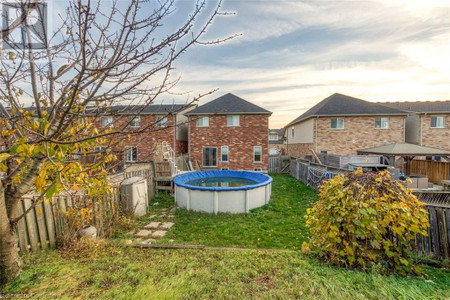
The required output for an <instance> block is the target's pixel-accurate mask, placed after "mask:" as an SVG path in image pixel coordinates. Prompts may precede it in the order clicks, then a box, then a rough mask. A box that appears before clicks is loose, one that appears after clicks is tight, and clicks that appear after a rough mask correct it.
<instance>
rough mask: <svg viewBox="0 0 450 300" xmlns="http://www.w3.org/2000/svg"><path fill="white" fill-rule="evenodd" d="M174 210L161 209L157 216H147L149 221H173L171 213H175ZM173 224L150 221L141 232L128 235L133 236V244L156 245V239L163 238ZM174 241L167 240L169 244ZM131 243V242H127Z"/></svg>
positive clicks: (132, 232)
mask: <svg viewBox="0 0 450 300" xmlns="http://www.w3.org/2000/svg"><path fill="white" fill-rule="evenodd" d="M175 210H176V208H175V207H174V208H172V209H170V210H168V209H166V208H163V209H161V210H160V212H159V213H158V214H156V213H155V214H152V215H150V216H149V218H150V219H155V218H158V217H162V218H163V219H165V220H167V219H170V220H173V217H174V216H173V213H174V212H175ZM174 224H175V223H174V222H169V221H152V222H150V223H148V224H147V225H145V226H144V228H142V229H141V230H138V231H137V232H134V231H131V232H129V233H128V234H130V235H134V237H135V239H134V242H138V243H140V244H142V245H148V244H152V243H157V242H158V239H161V238H163V237H164V236H165V235H166V233H167V230H169V229H170V228H172V226H173V225H174ZM174 241H175V240H169V242H174ZM129 242H133V241H131V240H130V241H128V243H129Z"/></svg>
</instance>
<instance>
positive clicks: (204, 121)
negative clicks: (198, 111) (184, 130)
mask: <svg viewBox="0 0 450 300" xmlns="http://www.w3.org/2000/svg"><path fill="white" fill-rule="evenodd" d="M195 124H196V126H197V127H209V116H204V117H198V118H197V120H196V121H195Z"/></svg>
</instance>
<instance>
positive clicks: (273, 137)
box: [269, 134, 278, 141]
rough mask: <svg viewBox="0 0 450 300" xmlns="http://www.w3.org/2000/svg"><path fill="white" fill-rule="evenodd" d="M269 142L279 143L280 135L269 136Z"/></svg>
mask: <svg viewBox="0 0 450 300" xmlns="http://www.w3.org/2000/svg"><path fill="white" fill-rule="evenodd" d="M269 141H278V134H269Z"/></svg>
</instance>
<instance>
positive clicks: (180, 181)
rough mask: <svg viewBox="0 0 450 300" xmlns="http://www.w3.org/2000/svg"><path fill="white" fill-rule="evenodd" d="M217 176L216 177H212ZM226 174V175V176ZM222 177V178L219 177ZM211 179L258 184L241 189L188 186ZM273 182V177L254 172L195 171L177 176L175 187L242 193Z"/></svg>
mask: <svg viewBox="0 0 450 300" xmlns="http://www.w3.org/2000/svg"><path fill="white" fill-rule="evenodd" d="M214 174H217V175H215V176H211V175H214ZM224 174H226V175H224ZM219 175H220V176H219ZM206 177H207V178H210V177H237V178H246V179H251V180H253V181H256V182H257V183H256V184H253V185H244V186H239V187H206V186H195V185H190V184H187V183H186V182H187V181H190V180H193V179H199V178H206ZM272 181H273V179H272V177H270V176H269V175H267V174H263V173H258V172H252V171H234V170H209V171H193V172H188V173H183V174H180V175H177V176H176V177H175V178H174V179H173V182H174V184H175V185H177V186H180V187H184V188H187V189H191V190H199V191H217V192H221V191H242V190H252V189H256V188H259V187H262V186H266V185H268V184H271V183H272Z"/></svg>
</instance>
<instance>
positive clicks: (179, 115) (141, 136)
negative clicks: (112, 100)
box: [96, 104, 196, 166]
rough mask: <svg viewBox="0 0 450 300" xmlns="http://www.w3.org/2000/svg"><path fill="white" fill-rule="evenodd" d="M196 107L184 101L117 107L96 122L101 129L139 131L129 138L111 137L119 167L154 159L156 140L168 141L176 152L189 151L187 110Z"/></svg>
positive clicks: (176, 153) (103, 114)
mask: <svg viewBox="0 0 450 300" xmlns="http://www.w3.org/2000/svg"><path fill="white" fill-rule="evenodd" d="M195 107H196V106H193V105H181V104H172V105H148V106H132V107H131V106H114V107H111V109H110V110H109V111H108V113H102V115H101V117H99V118H98V120H97V121H96V124H97V128H98V129H99V131H101V130H103V129H105V128H108V127H113V128H125V129H126V130H127V131H135V132H136V134H130V135H129V137H124V136H120V137H115V136H112V137H111V139H112V140H113V141H114V142H115V144H114V145H113V146H112V151H113V152H114V153H115V154H116V156H117V157H118V162H117V165H118V166H121V165H123V163H125V164H131V163H137V162H148V161H150V160H152V159H153V152H154V146H155V143H157V142H167V143H168V144H169V145H170V147H171V148H172V149H173V150H174V152H175V155H178V154H184V153H187V141H188V135H187V134H188V124H187V117H186V116H185V115H184V113H186V112H188V111H189V110H192V109H194V108H195Z"/></svg>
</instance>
